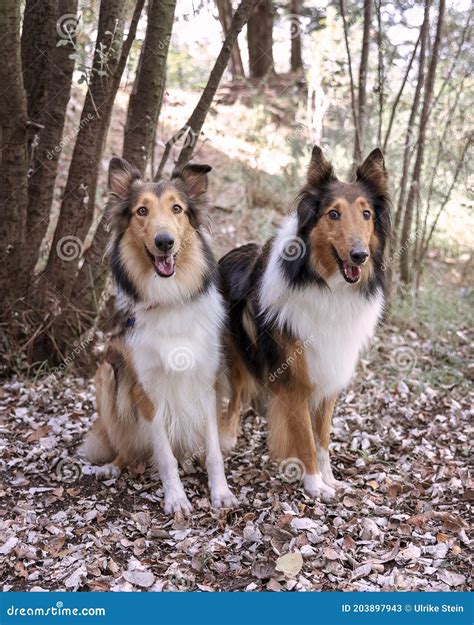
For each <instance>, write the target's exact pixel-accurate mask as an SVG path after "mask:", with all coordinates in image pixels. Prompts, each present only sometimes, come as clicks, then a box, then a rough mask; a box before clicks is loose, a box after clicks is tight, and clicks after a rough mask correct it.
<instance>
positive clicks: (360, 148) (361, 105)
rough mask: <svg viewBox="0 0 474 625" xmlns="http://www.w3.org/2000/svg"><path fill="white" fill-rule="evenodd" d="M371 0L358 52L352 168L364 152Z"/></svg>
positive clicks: (367, 4) (366, 3)
mask: <svg viewBox="0 0 474 625" xmlns="http://www.w3.org/2000/svg"><path fill="white" fill-rule="evenodd" d="M372 2H373V0H364V26H363V32H362V50H361V54H360V66H359V88H358V92H357V101H358V112H357V121H358V125H359V132H358V140H357V141H355V142H354V157H353V169H354V170H355V168H356V167H357V164H358V163H360V161H361V159H362V154H363V152H364V137H365V134H366V120H367V73H368V67H369V49H370V28H371V26H372Z"/></svg>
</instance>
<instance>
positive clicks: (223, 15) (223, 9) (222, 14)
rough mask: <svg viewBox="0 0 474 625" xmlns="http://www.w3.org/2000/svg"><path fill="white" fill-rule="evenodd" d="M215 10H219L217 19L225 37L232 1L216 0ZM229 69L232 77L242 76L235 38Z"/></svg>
mask: <svg viewBox="0 0 474 625" xmlns="http://www.w3.org/2000/svg"><path fill="white" fill-rule="evenodd" d="M216 4H217V10H218V12H219V21H220V23H221V26H222V30H223V32H224V37H227V33H228V32H229V30H230V26H231V24H232V14H233V11H232V3H231V1H230V0H216ZM230 71H231V73H232V78H234V79H235V78H244V77H245V71H244V64H243V63H242V56H241V54H240V48H239V42H238V41H237V40H236V42H235V44H234V47H233V48H232V54H231V57H230Z"/></svg>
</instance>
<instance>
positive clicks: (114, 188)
mask: <svg viewBox="0 0 474 625" xmlns="http://www.w3.org/2000/svg"><path fill="white" fill-rule="evenodd" d="M141 177H142V176H141V174H140V172H139V171H138V169H137V168H136V167H134V166H133V165H130V163H128V162H127V161H126V160H125V159H123V158H118V157H117V156H114V157H113V158H111V159H110V163H109V189H110V191H111V192H112V193H114V194H115V195H116V196H117V197H119V198H125V197H127V195H128V193H129V191H130V187H131V186H132V183H133V182H134V181H135V180H140V179H141Z"/></svg>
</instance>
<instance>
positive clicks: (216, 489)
mask: <svg viewBox="0 0 474 625" xmlns="http://www.w3.org/2000/svg"><path fill="white" fill-rule="evenodd" d="M214 399H215V398H214ZM206 469H207V475H208V479H209V489H210V491H211V501H212V505H213V506H214V507H215V508H233V507H234V506H236V505H237V499H236V498H235V497H234V495H233V494H232V493H231V491H230V489H229V487H228V485H227V480H226V477H225V471H224V460H223V459H222V451H221V448H220V444H219V431H218V428H217V417H216V402H215V401H213V402H212V404H211V406H210V407H209V410H208V418H207V424H206Z"/></svg>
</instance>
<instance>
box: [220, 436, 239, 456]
mask: <svg viewBox="0 0 474 625" xmlns="http://www.w3.org/2000/svg"><path fill="white" fill-rule="evenodd" d="M219 442H220V446H221V450H222V453H223V454H224V455H225V456H226V455H227V454H230V453H231V451H232V450H233V449H234V448H235V446H236V445H237V436H232V435H231V434H221V436H220V441H219Z"/></svg>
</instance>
